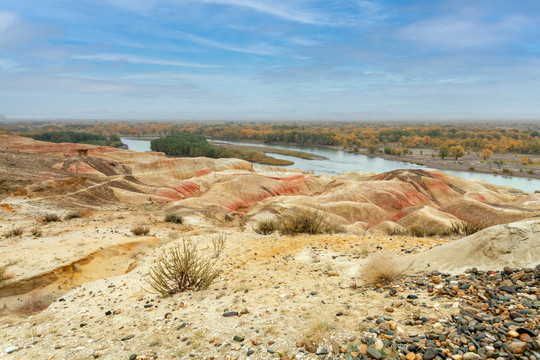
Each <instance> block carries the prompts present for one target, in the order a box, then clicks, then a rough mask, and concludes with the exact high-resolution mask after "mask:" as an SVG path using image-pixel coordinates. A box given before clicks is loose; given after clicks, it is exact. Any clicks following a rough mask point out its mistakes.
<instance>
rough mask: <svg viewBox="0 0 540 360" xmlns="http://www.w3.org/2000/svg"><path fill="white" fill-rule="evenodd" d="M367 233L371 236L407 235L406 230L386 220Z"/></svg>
mask: <svg viewBox="0 0 540 360" xmlns="http://www.w3.org/2000/svg"><path fill="white" fill-rule="evenodd" d="M367 233H368V234H373V235H400V234H407V233H408V230H407V228H405V227H403V226H401V225H399V224H396V223H395V222H393V221H388V220H386V221H383V222H381V223H379V224H377V225H375V226H374V227H372V228H370V229H369V230H368V231H367Z"/></svg>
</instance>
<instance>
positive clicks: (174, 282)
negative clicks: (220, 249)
mask: <svg viewBox="0 0 540 360" xmlns="http://www.w3.org/2000/svg"><path fill="white" fill-rule="evenodd" d="M218 256H219V254H218ZM216 260H217V257H213V259H212V258H211V257H210V256H208V255H207V254H204V253H203V252H201V251H200V250H199V249H198V245H197V243H195V242H193V241H191V240H189V239H184V240H183V241H182V242H181V243H180V244H176V245H174V246H172V247H170V248H168V249H167V250H165V253H164V254H163V255H161V257H160V258H159V259H158V261H157V264H156V266H154V267H152V268H151V269H150V272H149V274H148V275H149V280H148V284H149V285H150V287H151V289H152V290H153V291H155V292H157V293H159V294H161V295H163V296H170V295H174V294H176V293H179V292H183V291H186V290H202V289H206V288H208V287H209V286H210V285H211V284H212V282H213V281H214V279H215V278H216V277H217V276H218V275H219V270H216V269H215V264H216Z"/></svg>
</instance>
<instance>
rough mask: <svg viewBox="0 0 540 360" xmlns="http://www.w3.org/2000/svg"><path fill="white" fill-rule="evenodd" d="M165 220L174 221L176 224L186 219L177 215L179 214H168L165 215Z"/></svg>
mask: <svg viewBox="0 0 540 360" xmlns="http://www.w3.org/2000/svg"><path fill="white" fill-rule="evenodd" d="M164 221H165V222H170V223H174V224H182V222H183V221H184V219H183V218H182V216H180V215H177V214H167V215H165V218H164Z"/></svg>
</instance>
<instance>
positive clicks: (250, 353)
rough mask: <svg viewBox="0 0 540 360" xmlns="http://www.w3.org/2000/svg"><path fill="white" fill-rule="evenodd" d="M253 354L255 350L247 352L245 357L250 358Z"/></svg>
mask: <svg viewBox="0 0 540 360" xmlns="http://www.w3.org/2000/svg"><path fill="white" fill-rule="evenodd" d="M254 352H255V350H248V352H247V356H251V355H253V353H254Z"/></svg>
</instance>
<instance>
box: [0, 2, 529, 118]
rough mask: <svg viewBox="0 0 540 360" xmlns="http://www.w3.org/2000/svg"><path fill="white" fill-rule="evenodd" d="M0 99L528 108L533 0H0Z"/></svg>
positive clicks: (154, 111) (370, 109) (253, 113)
mask: <svg viewBox="0 0 540 360" xmlns="http://www.w3.org/2000/svg"><path fill="white" fill-rule="evenodd" d="M0 114H2V115H3V116H5V117H7V118H45V119H50V118H82V119H94V118H95V119H156V120H157V119H239V120H244V119H248V120H250V119H253V120H257V119H276V120H325V119H328V120H374V119H385V120H386V119H422V120H427V119H527V120H538V119H540V1H537V0H533V1H525V0H522V1H521V0H517V1H506V0H505V1H497V0H486V1H484V0H475V1H470V0H467V1H461V0H451V1H433V0H432V1H384V0H383V1H372V0H326V1H304V0H272V1H266V0H101V1H95V0H93V1H89V0H71V1H69V0H0Z"/></svg>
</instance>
